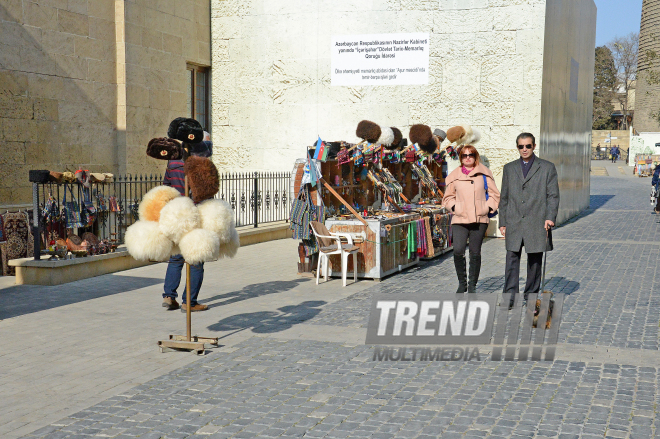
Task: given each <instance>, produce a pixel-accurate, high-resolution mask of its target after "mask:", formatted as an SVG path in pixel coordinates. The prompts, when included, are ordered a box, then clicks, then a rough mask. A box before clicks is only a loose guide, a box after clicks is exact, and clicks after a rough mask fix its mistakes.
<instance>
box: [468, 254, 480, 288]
mask: <svg viewBox="0 0 660 439" xmlns="http://www.w3.org/2000/svg"><path fill="white" fill-rule="evenodd" d="M480 271H481V255H470V277H469V278H468V293H476V292H477V281H479V272H480Z"/></svg>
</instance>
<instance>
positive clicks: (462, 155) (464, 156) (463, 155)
mask: <svg viewBox="0 0 660 439" xmlns="http://www.w3.org/2000/svg"><path fill="white" fill-rule="evenodd" d="M467 157H472V158H475V157H476V156H475V155H474V154H472V153H470V154H461V158H462V159H464V158H467Z"/></svg>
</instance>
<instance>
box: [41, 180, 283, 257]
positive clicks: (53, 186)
mask: <svg viewBox="0 0 660 439" xmlns="http://www.w3.org/2000/svg"><path fill="white" fill-rule="evenodd" d="M290 180H291V175H290V174H289V173H286V172H246V173H226V174H221V175H220V190H219V192H218V194H217V195H216V198H219V199H223V200H225V201H227V202H228V203H229V204H230V205H231V207H232V209H233V210H234V215H235V220H236V226H237V227H240V226H248V225H253V226H254V227H258V225H259V224H263V223H270V222H275V221H288V220H289V206H288V204H289V195H288V191H289V184H290ZM162 181H163V176H162V175H154V174H150V175H132V174H127V175H119V176H116V177H115V179H114V181H113V182H111V183H91V184H90V188H85V187H84V186H83V185H81V184H79V183H77V182H76V183H54V182H53V183H33V191H32V192H33V206H34V208H35V209H36V210H37V211H38V212H39V219H38V221H35V224H34V225H35V226H36V225H37V224H36V222H38V227H39V238H40V239H35V259H38V258H39V253H40V248H41V245H42V243H41V242H42V241H43V244H45V245H48V243H49V242H50V241H51V240H54V239H57V238H58V237H59V238H64V239H66V237H67V235H68V234H76V235H78V236H80V235H82V234H83V233H84V232H91V233H94V234H95V235H96V236H97V237H98V238H99V239H108V240H110V241H113V242H115V243H117V244H122V243H123V242H124V234H125V233H126V228H127V227H128V226H130V225H131V224H133V223H134V222H135V221H137V220H138V219H139V216H138V207H139V205H140V202H141V201H142V197H143V196H144V194H146V193H147V192H148V191H149V190H151V189H152V188H154V187H156V186H159V185H161V184H162ZM65 194H66V196H65ZM51 196H52V199H53V202H54V204H55V209H54V210H56V212H57V215H54V216H51V217H50V218H46V217H45V216H44V207H45V206H46V203H47V202H48V200H49V198H50V197H51ZM86 200H88V202H91V204H92V205H93V206H94V207H95V208H96V218H95V219H94V221H93V222H92V223H91V224H90V225H89V226H87V227H76V226H75V225H74V224H72V222H71V221H69V222H67V218H66V217H65V215H64V207H65V206H64V203H65V201H66V202H67V203H69V202H72V201H75V202H76V203H77V205H78V208H79V209H82V208H83V204H84V202H85V201H86ZM51 203H52V202H51Z"/></svg>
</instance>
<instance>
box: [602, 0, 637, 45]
mask: <svg viewBox="0 0 660 439" xmlns="http://www.w3.org/2000/svg"><path fill="white" fill-rule="evenodd" d="M595 3H596V8H598V16H597V18H596V47H598V46H602V45H604V44H607V43H609V42H610V41H611V40H612V39H613V38H614V37H617V36H621V37H622V36H624V35H628V34H629V33H630V32H639V21H640V20H641V18H642V0H595Z"/></svg>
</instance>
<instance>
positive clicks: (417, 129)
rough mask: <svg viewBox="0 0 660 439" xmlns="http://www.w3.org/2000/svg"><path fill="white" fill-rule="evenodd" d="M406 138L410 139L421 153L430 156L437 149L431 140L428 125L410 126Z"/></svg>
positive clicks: (431, 135)
mask: <svg viewBox="0 0 660 439" xmlns="http://www.w3.org/2000/svg"><path fill="white" fill-rule="evenodd" d="M408 137H409V138H410V142H412V143H416V144H417V145H419V148H420V149H421V150H422V151H424V152H426V153H428V154H432V153H433V152H434V151H435V150H436V148H437V147H438V145H437V144H436V143H435V139H433V133H432V132H431V128H430V127H429V126H428V125H421V124H418V125H413V126H411V127H410V133H409V136H408Z"/></svg>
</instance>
